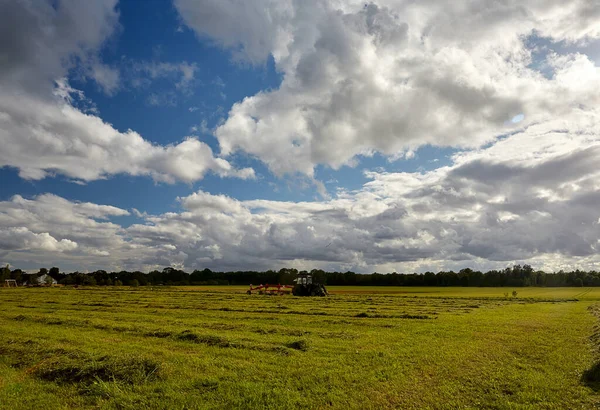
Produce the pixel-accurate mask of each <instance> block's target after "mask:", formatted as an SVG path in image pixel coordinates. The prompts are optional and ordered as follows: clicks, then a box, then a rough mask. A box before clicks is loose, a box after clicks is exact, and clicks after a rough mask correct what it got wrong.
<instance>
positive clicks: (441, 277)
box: [0, 265, 600, 287]
mask: <svg viewBox="0 0 600 410" xmlns="http://www.w3.org/2000/svg"><path fill="white" fill-rule="evenodd" d="M298 273H311V274H312V275H313V278H314V279H315V281H317V282H318V283H323V284H325V285H335V286H476V287H502V286H549V287H550V286H576V287H579V286H600V272H597V271H581V270H575V271H570V272H564V271H562V270H561V271H559V272H554V273H546V272H544V271H541V270H534V269H533V268H532V267H531V266H530V265H523V266H521V265H514V266H512V267H507V268H505V269H502V270H490V271H487V272H481V271H476V270H472V269H470V268H465V269H461V270H460V271H458V272H454V271H441V272H437V273H434V272H425V273H408V274H407V273H396V272H394V273H387V274H381V273H371V274H358V273H355V272H351V271H348V272H326V271H323V270H321V269H313V270H312V271H310V272H307V271H298V270H297V269H290V268H284V269H280V270H278V271H275V270H268V271H263V272H259V271H234V272H215V271H212V270H210V269H203V270H194V271H193V272H192V273H188V272H185V271H183V270H180V269H176V268H173V267H168V268H164V269H162V270H153V271H151V272H147V273H144V272H140V271H134V272H129V271H120V272H107V271H104V270H97V271H95V272H90V273H81V272H72V273H64V272H60V270H59V268H57V267H53V268H51V269H49V270H48V269H46V268H42V269H40V270H39V272H37V273H25V272H23V271H22V270H21V269H14V270H11V269H9V267H8V266H6V267H4V268H2V269H0V283H4V280H5V279H15V280H16V281H17V283H19V284H20V285H22V284H25V283H27V284H42V283H39V282H40V281H39V278H45V279H46V281H48V278H49V277H51V278H53V279H54V280H56V281H57V282H58V283H59V284H62V285H96V286H120V285H127V286H147V285H154V286H157V285H169V286H183V285H249V284H254V285H258V284H266V283H270V284H277V283H280V284H292V283H293V280H294V278H295V277H296V275H297V274H298Z"/></svg>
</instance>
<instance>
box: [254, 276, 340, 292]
mask: <svg viewBox="0 0 600 410" xmlns="http://www.w3.org/2000/svg"><path fill="white" fill-rule="evenodd" d="M294 283H295V284H294V286H291V285H281V284H277V285H271V284H266V285H258V286H252V285H250V289H248V290H247V291H246V293H247V294H248V295H251V294H252V292H257V293H258V294H259V295H285V294H289V293H290V292H291V293H292V295H294V296H327V295H329V293H327V289H325V286H324V285H321V284H320V283H313V277H312V275H311V274H310V273H299V274H298V276H297V277H296V279H294Z"/></svg>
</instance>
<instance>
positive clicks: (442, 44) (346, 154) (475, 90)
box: [175, 0, 600, 176]
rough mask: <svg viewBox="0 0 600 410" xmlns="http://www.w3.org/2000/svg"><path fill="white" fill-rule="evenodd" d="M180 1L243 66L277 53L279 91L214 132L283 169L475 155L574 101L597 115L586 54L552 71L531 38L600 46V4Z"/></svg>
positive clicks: (262, 96)
mask: <svg viewBox="0 0 600 410" xmlns="http://www.w3.org/2000/svg"><path fill="white" fill-rule="evenodd" d="M175 5H176V7H177V9H178V10H179V13H180V15H181V16H182V18H183V20H184V22H185V23H186V24H187V25H188V26H189V27H190V28H192V29H194V30H195V31H196V32H197V33H198V34H199V35H200V36H202V37H208V38H211V39H213V40H214V41H215V42H217V43H218V44H220V45H221V46H222V47H225V48H227V49H230V50H231V51H232V53H233V55H234V57H235V58H236V59H243V60H246V61H249V62H251V63H253V64H260V63H263V62H264V61H266V59H267V57H268V56H272V57H273V59H274V61H275V65H276V68H277V70H279V71H280V72H281V73H282V74H283V81H282V83H281V85H280V86H279V88H277V89H274V90H269V91H262V92H259V93H258V94H256V95H253V96H249V97H247V98H245V99H244V100H243V101H240V102H238V103H236V104H235V105H234V106H233V107H232V108H231V110H230V112H229V115H228V118H227V120H226V121H225V122H224V123H223V124H222V125H221V126H219V127H218V128H217V129H216V132H215V135H216V137H217V138H218V140H219V142H220V144H221V148H222V152H223V153H224V154H229V153H233V152H235V151H244V152H247V153H250V154H252V155H254V156H256V157H258V158H260V159H261V160H262V161H264V162H265V163H266V164H267V165H268V166H269V167H270V169H271V170H272V171H273V172H275V173H276V174H278V175H282V174H286V173H295V172H301V173H304V174H307V175H309V176H310V175H313V172H314V167H315V166H316V165H318V164H326V165H329V166H331V167H333V168H339V167H341V166H343V165H347V164H353V163H354V162H353V158H355V157H356V156H357V155H361V154H363V155H370V154H371V153H372V152H374V151H377V152H381V153H383V154H384V155H388V156H390V157H394V158H401V157H402V153H404V152H412V151H413V150H414V149H415V148H417V147H419V146H422V145H424V144H432V145H438V146H452V147H464V148H475V147H480V146H481V145H482V144H485V143H489V142H491V141H494V140H495V139H496V138H497V137H498V136H500V135H503V134H506V133H510V132H512V131H513V130H515V129H516V128H517V127H523V126H527V125H529V124H534V123H539V122H543V121H548V120H551V119H553V118H555V117H557V116H568V115H570V113H571V111H572V110H573V109H575V108H576V107H581V106H585V107H586V109H588V110H591V111H593V112H595V113H596V111H595V108H594V107H596V106H597V104H598V102H599V97H598V93H596V92H595V91H594V90H595V89H596V86H594V85H597V84H598V81H599V78H600V75H599V72H598V68H597V67H596V66H595V64H594V62H593V61H592V60H590V58H589V57H588V56H587V55H585V54H577V53H567V54H564V55H554V54H552V53H549V55H548V57H547V61H544V62H543V63H544V64H546V66H548V67H550V73H551V74H550V75H549V76H547V75H545V73H543V72H542V71H539V70H537V69H536V68H534V65H535V64H532V63H533V62H534V61H533V54H532V53H533V51H534V50H533V49H534V47H533V46H532V45H531V43H530V42H529V41H528V39H529V38H530V37H532V36H540V37H544V38H547V39H549V41H550V42H553V41H554V42H563V43H566V44H579V45H582V44H585V43H586V42H589V41H591V40H594V39H598V38H599V37H600V29H599V28H598V27H599V26H598V24H597V21H598V18H599V15H598V13H599V11H598V10H599V8H598V7H597V4H596V2H595V1H593V0H578V1H572V2H568V3H565V2H562V1H549V2H539V1H536V0H531V1H519V2H515V1H506V2H492V1H480V0H472V1H466V2H455V3H453V4H446V3H440V2H437V3H436V2H400V1H395V0H382V1H377V2H376V3H368V4H365V3H364V2H358V1H352V0H345V1H336V2H329V1H323V0H311V1H302V2H301V1H294V0H286V1H271V0H261V1H255V2H251V3H248V4H246V3H244V5H240V4H239V2H237V1H233V0H228V1H223V0H218V1H216V0H202V1H199V2H198V1H193V0H175ZM537 63H540V62H537ZM538 65H539V64H538ZM517 116H522V118H523V121H521V122H520V123H518V124H515V123H513V122H512V121H511V119H513V118H515V117H517ZM519 118H521V117H519ZM290 158H294V161H290V160H289V159H290Z"/></svg>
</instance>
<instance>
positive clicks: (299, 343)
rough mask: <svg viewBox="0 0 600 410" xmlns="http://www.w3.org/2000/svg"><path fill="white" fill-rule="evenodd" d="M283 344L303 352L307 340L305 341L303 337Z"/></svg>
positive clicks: (305, 349) (305, 348) (306, 348)
mask: <svg viewBox="0 0 600 410" xmlns="http://www.w3.org/2000/svg"><path fill="white" fill-rule="evenodd" d="M285 346H286V347H289V348H290V349H294V350H301V351H303V352H306V351H307V350H308V347H309V346H308V341H306V340H305V339H300V340H296V341H293V342H290V343H287V344H286V345H285Z"/></svg>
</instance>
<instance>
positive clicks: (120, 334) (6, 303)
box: [0, 287, 600, 409]
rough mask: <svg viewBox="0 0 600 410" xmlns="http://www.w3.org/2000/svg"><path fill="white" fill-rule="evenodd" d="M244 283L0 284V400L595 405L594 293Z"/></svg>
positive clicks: (23, 403)
mask: <svg viewBox="0 0 600 410" xmlns="http://www.w3.org/2000/svg"><path fill="white" fill-rule="evenodd" d="M245 290H246V288H245V287H182V288H168V287H164V288H154V289H150V288H137V289H133V288H87V289H86V288H79V289H72V288H53V289H2V290H0V303H1V304H2V305H1V306H2V311H1V312H0V329H1V330H2V331H1V332H0V407H1V408H7V409H9V408H10V409H13V408H82V407H89V408H132V409H133V408H165V409H171V408H201V409H205V408H223V409H230V408H248V409H255V408H281V409H289V408H340V409H341V408H356V409H359V408H373V409H380V408H415V409H417V408H473V409H476V408H506V409H509V408H557V409H558V408H591V407H593V406H594V405H595V404H596V403H597V402H598V400H597V395H596V393H595V391H594V390H593V389H592V388H591V387H588V385H589V383H588V384H585V383H583V382H582V376H583V374H584V372H585V371H586V370H589V369H591V368H592V367H593V365H594V363H595V354H596V351H595V350H594V345H593V344H592V342H590V336H592V335H593V333H594V325H595V323H596V321H597V319H596V318H595V317H594V316H593V315H592V314H590V313H589V312H588V307H589V306H590V305H593V304H594V303H595V302H594V301H595V300H599V299H600V290H599V291H597V290H596V289H595V288H594V289H589V288H516V289H512V288H408V287H407V288H399V287H391V288H381V287H380V288H375V287H331V288H330V289H329V291H330V292H331V293H332V296H330V297H327V298H296V297H293V296H261V295H251V296H249V295H246V294H245V293H244V291H245ZM513 290H516V291H517V297H516V298H515V297H512V291H513ZM505 293H508V294H509V296H508V297H506V296H505Z"/></svg>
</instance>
